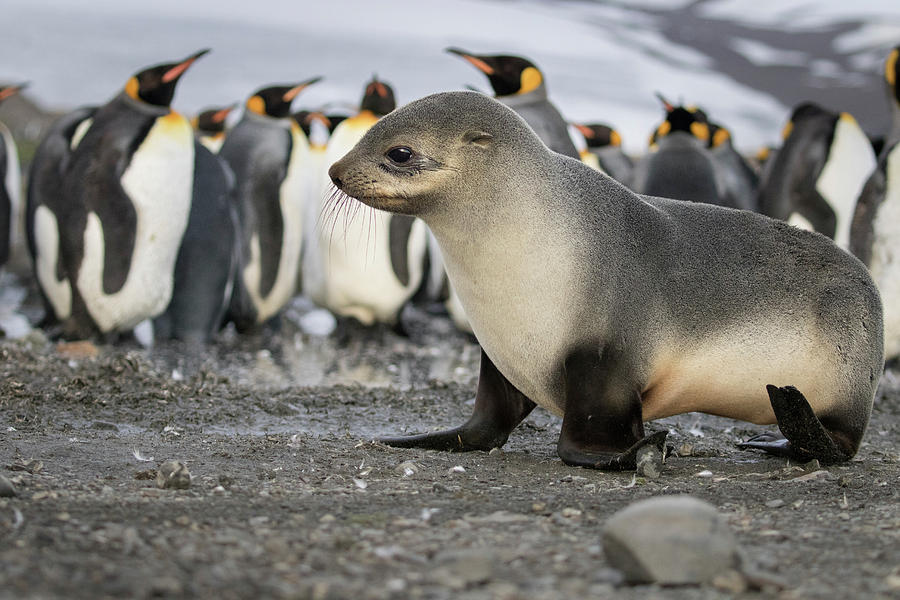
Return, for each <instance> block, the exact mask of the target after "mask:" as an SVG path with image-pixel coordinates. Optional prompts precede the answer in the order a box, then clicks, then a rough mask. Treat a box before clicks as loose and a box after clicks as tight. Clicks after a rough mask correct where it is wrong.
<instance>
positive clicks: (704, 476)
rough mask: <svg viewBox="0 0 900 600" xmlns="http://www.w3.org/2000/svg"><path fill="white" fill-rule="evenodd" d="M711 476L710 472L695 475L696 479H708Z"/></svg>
mask: <svg viewBox="0 0 900 600" xmlns="http://www.w3.org/2000/svg"><path fill="white" fill-rule="evenodd" d="M712 476H713V472H712V471H700V472H699V473H697V477H703V478H704V479H710V478H712Z"/></svg>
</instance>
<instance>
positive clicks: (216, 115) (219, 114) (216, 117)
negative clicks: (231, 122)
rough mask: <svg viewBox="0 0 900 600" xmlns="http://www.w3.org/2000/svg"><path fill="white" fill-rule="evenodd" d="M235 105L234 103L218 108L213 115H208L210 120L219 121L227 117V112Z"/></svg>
mask: <svg viewBox="0 0 900 600" xmlns="http://www.w3.org/2000/svg"><path fill="white" fill-rule="evenodd" d="M236 106H237V105H236V104H232V105H231V106H227V107H225V108H223V109H222V110H218V111H216V112H214V113H213V116H212V117H210V120H211V121H212V122H213V123H221V122H222V121H224V120H225V119H226V118H227V117H228V113H230V112H231V111H233V110H234V108H235V107H236Z"/></svg>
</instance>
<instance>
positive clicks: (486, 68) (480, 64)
mask: <svg viewBox="0 0 900 600" xmlns="http://www.w3.org/2000/svg"><path fill="white" fill-rule="evenodd" d="M447 52H449V53H450V54H456V55H457V56H462V57H463V58H464V59H466V60H467V61H469V62H470V63H472V65H474V66H475V68H476V69H478V70H479V71H481V72H482V73H484V74H485V75H493V74H494V67H492V66H491V65H489V64H487V63H486V62H485V61H483V60H482V59H480V58H478V57H477V56H472V55H471V54H469V53H468V52H466V51H465V50H460V49H459V48H447Z"/></svg>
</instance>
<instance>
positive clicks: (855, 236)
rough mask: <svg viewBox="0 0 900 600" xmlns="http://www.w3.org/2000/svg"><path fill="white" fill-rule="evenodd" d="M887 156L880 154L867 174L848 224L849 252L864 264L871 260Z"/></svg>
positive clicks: (884, 184)
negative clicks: (872, 169)
mask: <svg viewBox="0 0 900 600" xmlns="http://www.w3.org/2000/svg"><path fill="white" fill-rule="evenodd" d="M887 157H888V153H887V152H886V153H884V154H882V156H881V158H880V159H879V160H878V167H877V168H876V169H875V170H874V171H873V172H872V174H871V175H869V179H868V180H867V181H866V185H865V187H863V189H862V192H860V194H859V198H858V199H857V200H856V208H855V209H854V210H853V221H852V222H851V224H850V253H851V254H853V256H855V257H856V258H858V259H859V260H861V261H862V263H863V264H864V265H866V266H868V265H869V263H870V262H871V260H872V242H873V241H874V240H873V238H874V237H875V214H876V213H877V212H878V207H879V206H881V203H882V202H884V197H885V194H887V176H886V175H885V173H886V171H887Z"/></svg>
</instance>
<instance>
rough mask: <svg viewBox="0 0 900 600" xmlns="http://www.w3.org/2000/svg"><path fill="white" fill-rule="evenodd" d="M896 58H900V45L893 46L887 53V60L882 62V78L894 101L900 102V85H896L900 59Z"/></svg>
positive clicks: (899, 75)
mask: <svg viewBox="0 0 900 600" xmlns="http://www.w3.org/2000/svg"><path fill="white" fill-rule="evenodd" d="M898 59H900V46H897V47H895V48H894V49H893V50H891V53H890V54H888V57H887V61H885V63H884V80H885V81H887V84H888V87H889V88H890V90H891V96H892V97H893V98H894V101H895V102H898V103H900V85H897V80H900V60H898Z"/></svg>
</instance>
